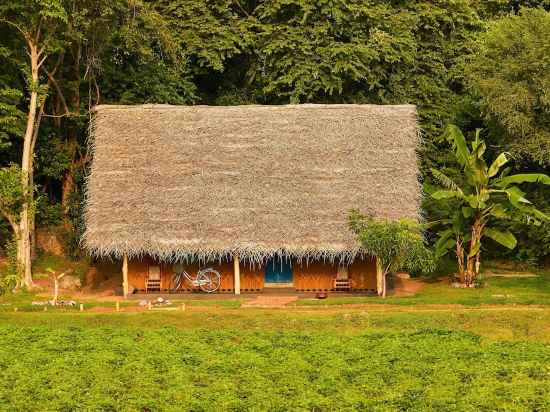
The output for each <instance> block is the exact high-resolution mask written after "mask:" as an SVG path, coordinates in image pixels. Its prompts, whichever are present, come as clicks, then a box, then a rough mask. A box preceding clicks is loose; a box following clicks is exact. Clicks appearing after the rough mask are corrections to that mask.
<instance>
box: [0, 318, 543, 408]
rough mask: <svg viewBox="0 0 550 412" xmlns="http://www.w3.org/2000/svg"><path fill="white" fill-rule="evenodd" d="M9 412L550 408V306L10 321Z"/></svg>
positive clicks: (2, 385)
mask: <svg viewBox="0 0 550 412" xmlns="http://www.w3.org/2000/svg"><path fill="white" fill-rule="evenodd" d="M0 325H1V326H0V410H10V411H32V410H36V411H39V410H40V411H42V410H63V411H65V410H131V411H160V410H190V411H191V410H193V411H202V410H205V411H210V410H211V411H226V410H234V411H241V410H279V411H286V410H318V411H321V410H381V411H382V410H383V411H386V410H387V411H395V410H434V411H446V410H449V411H450V410H453V411H456V410H472V411H473V410H510V411H520V410H537V411H545V410H550V403H549V400H550V309H542V308H541V309H535V308H533V309H529V308H523V309H515V308H508V309H507V308H503V310H502V311H495V310H488V309H487V310H485V309H473V310H472V309H470V310H468V309H461V310H454V311H426V312H412V311H411V312H394V311H377V312H368V311H364V310H359V309H351V310H346V309H344V308H334V309H327V310H323V309H320V310H316V311H314V312H308V311H304V310H297V309H295V310H288V311H280V310H244V309H230V308H203V310H198V309H195V310H193V311H186V312H166V313H151V312H145V313H119V314H91V313H84V314H80V313H53V312H48V313H0Z"/></svg>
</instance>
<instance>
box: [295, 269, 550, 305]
mask: <svg viewBox="0 0 550 412" xmlns="http://www.w3.org/2000/svg"><path fill="white" fill-rule="evenodd" d="M537 274H538V275H539V277H533V278H502V277H489V278H486V279H485V280H484V283H485V286H484V287H482V288H476V289H455V288H451V287H450V286H449V284H448V283H442V282H435V281H434V282H433V283H427V284H426V285H425V287H424V288H423V289H422V290H421V291H420V292H419V293H418V294H416V295H415V296H411V297H392V296H389V297H387V298H386V299H380V298H378V297H375V296H373V297H338V296H337V295H334V294H333V295H331V296H330V297H329V299H326V300H317V299H301V300H299V301H298V302H296V305H306V306H311V305H342V304H392V305H418V304H437V305H442V304H456V305H467V306H478V305H496V304H515V305H550V271H539V272H538V273H537Z"/></svg>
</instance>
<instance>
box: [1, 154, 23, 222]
mask: <svg viewBox="0 0 550 412" xmlns="http://www.w3.org/2000/svg"><path fill="white" fill-rule="evenodd" d="M21 180H22V171H21V169H20V168H19V166H17V165H13V164H12V165H11V166H9V167H3V168H0V213H1V214H2V215H3V217H4V218H5V219H8V221H9V222H10V223H11V224H16V223H17V218H18V215H19V212H20V211H21V207H22V205H23V203H24V202H26V201H27V200H28V197H29V194H28V193H26V191H25V190H24V189H23V186H22V184H21Z"/></svg>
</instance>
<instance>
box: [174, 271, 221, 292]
mask: <svg viewBox="0 0 550 412" xmlns="http://www.w3.org/2000/svg"><path fill="white" fill-rule="evenodd" d="M185 281H187V283H189V284H190V285H192V286H193V287H194V288H197V287H198V288H200V290H202V291H203V292H206V293H213V292H215V291H217V290H218V289H219V287H220V283H221V276H220V273H219V272H218V271H216V270H214V269H212V268H206V269H202V270H199V271H198V272H197V274H196V276H195V277H192V276H191V275H190V274H189V273H187V272H186V271H185V269H181V272H176V273H174V276H173V277H172V284H173V285H174V289H173V291H175V292H177V291H178V290H179V289H181V287H182V286H183V284H184V282H185Z"/></svg>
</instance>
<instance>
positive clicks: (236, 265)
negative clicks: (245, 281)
mask: <svg viewBox="0 0 550 412" xmlns="http://www.w3.org/2000/svg"><path fill="white" fill-rule="evenodd" d="M233 272H234V275H235V279H234V280H235V295H240V294H241V268H240V265H239V257H238V256H236V255H235V256H234V257H233Z"/></svg>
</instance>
